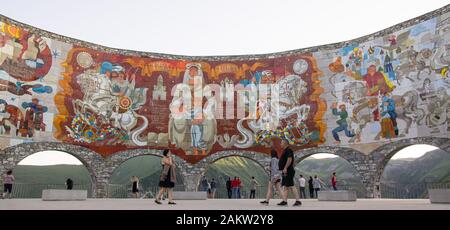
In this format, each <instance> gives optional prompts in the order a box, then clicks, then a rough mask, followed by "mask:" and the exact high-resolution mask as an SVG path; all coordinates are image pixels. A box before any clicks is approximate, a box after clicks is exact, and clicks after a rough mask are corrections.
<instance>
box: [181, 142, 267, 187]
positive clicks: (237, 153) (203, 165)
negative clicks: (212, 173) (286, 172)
mask: <svg viewBox="0 0 450 230" xmlns="http://www.w3.org/2000/svg"><path fill="white" fill-rule="evenodd" d="M233 156H234V157H244V158H247V159H250V160H252V161H254V162H256V163H257V164H258V165H260V166H261V167H262V168H263V169H264V171H265V172H266V174H267V175H268V174H269V173H268V171H267V167H268V166H269V164H270V156H269V155H267V154H264V153H261V152H255V151H246V150H229V151H220V152H216V153H214V154H212V155H209V156H207V157H205V158H203V159H202V160H201V161H199V162H198V163H196V164H195V165H194V166H193V167H192V168H189V170H190V171H189V172H186V176H187V177H188V178H189V181H188V183H189V184H188V187H189V188H188V187H186V188H187V189H188V190H189V191H196V190H197V187H198V184H199V183H200V179H201V177H202V176H203V175H204V174H205V173H206V171H207V169H208V167H209V166H210V165H211V164H213V163H214V162H216V161H218V160H220V159H223V158H226V157H233Z"/></svg>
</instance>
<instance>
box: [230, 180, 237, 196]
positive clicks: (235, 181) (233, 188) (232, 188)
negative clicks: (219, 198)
mask: <svg viewBox="0 0 450 230" xmlns="http://www.w3.org/2000/svg"><path fill="white" fill-rule="evenodd" d="M238 186H239V184H238V180H237V177H234V179H233V180H232V181H231V190H232V191H233V198H234V199H236V198H238Z"/></svg>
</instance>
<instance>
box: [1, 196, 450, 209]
mask: <svg viewBox="0 0 450 230" xmlns="http://www.w3.org/2000/svg"><path fill="white" fill-rule="evenodd" d="M259 201H260V200H249V199H240V200H228V199H216V200H178V201H176V202H177V204H176V205H172V206H169V205H168V204H167V201H165V202H164V204H163V205H157V204H155V203H154V202H153V200H152V199H88V200H86V201H42V200H40V199H11V200H8V199H5V200H0V210H41V209H45V210H169V209H177V210H255V209H261V210H279V209H280V210H379V209H391V210H409V209H413V210H450V204H431V203H430V201H429V200H428V199H411V200H397V199H358V200H357V201H356V202H331V201H317V200H315V199H314V200H302V202H303V205H302V206H300V207H292V203H293V200H290V201H289V206H288V207H279V206H277V205H276V203H278V202H279V201H280V200H272V201H271V204H270V205H269V206H265V205H261V204H259Z"/></svg>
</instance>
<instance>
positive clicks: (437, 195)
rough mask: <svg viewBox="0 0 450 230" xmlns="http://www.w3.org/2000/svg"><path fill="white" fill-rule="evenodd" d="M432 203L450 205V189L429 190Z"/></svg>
mask: <svg viewBox="0 0 450 230" xmlns="http://www.w3.org/2000/svg"><path fill="white" fill-rule="evenodd" d="M428 195H429V197H430V202H431V203H444V204H449V203H450V189H428Z"/></svg>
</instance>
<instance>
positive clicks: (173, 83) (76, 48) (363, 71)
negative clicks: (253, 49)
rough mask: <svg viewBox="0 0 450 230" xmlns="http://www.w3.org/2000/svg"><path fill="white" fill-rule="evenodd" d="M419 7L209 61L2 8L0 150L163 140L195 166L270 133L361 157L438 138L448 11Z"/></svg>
mask: <svg viewBox="0 0 450 230" xmlns="http://www.w3.org/2000/svg"><path fill="white" fill-rule="evenodd" d="M427 15H428V16H426V17H425V19H423V20H420V21H418V22H414V21H413V20H411V21H409V22H405V23H404V24H402V26H397V27H392V28H389V29H386V30H384V31H381V32H379V33H376V34H373V35H369V36H366V37H363V38H360V39H355V40H350V41H347V42H342V43H337V44H332V45H324V46H319V47H312V48H306V49H300V50H294V51H287V52H280V53H274V54H267V55H242V56H211V57H189V56H177V55H166V54H153V53H144V52H134V51H127V50H117V49H112V48H107V47H102V46H98V45H93V44H89V43H85V42H81V41H77V40H75V39H70V38H66V37H63V36H60V35H55V34H52V33H49V32H46V31H43V30H40V29H36V28H33V27H30V26H27V25H24V24H22V23H19V22H15V21H13V20H11V19H8V18H7V17H5V16H1V17H0V19H1V20H0V149H1V150H4V149H7V148H11V147H13V146H16V145H20V144H22V143H31V142H33V143H35V142H57V143H64V144H71V145H76V146H82V147H84V148H87V149H89V150H91V151H93V152H96V153H98V154H100V155H101V156H102V157H104V158H108V157H112V156H114V155H115V154H117V153H118V152H121V151H127V150H136V151H138V150H139V149H147V150H148V149H152V150H162V149H165V148H170V149H171V150H172V152H173V153H174V154H175V155H176V156H177V157H179V158H180V159H183V160H184V161H186V162H187V163H189V164H195V163H198V162H200V161H202V159H205V158H207V157H211V156H213V155H214V154H216V153H219V152H226V151H234V152H236V151H248V152H258V153H262V154H266V155H267V156H268V154H269V152H270V147H269V145H270V143H273V142H275V143H276V142H279V141H280V140H281V138H285V139H288V140H289V142H290V144H291V145H292V147H293V149H294V150H295V151H299V152H301V151H302V150H304V149H311V148H321V147H322V148H325V147H329V146H332V147H342V148H347V149H354V150H357V151H360V152H363V153H365V154H366V155H370V151H368V150H366V149H368V148H369V147H366V146H375V147H373V148H372V149H371V150H373V149H375V148H376V147H379V146H380V145H379V144H377V143H386V142H395V141H401V140H404V139H410V138H421V137H436V138H446V139H448V138H449V131H450V73H449V65H450V19H449V17H450V12H449V7H448V6H446V7H444V8H441V9H440V10H438V11H436V12H434V13H433V12H432V13H429V14H427ZM199 82H200V83H199ZM228 85H232V86H233V87H234V89H235V90H234V91H230V90H227V86H228ZM260 85H275V86H276V87H278V89H279V95H278V96H277V97H278V98H277V100H278V102H279V103H277V105H276V106H274V105H273V104H271V103H272V101H271V100H275V99H274V98H271V96H272V97H273V95H270V94H268V95H269V96H267V97H263V96H261V95H260V94H256V95H253V94H251V93H249V92H247V91H246V90H248V89H250V88H252V87H256V88H258V87H259V86H260ZM177 87H185V88H179V89H180V90H178V88H177ZM236 89H237V90H236ZM239 90H241V93H239ZM269 91H270V90H269ZM185 92H189V94H188V98H189V100H190V102H192V104H193V105H195V104H197V105H201V108H200V109H196V108H195V106H186V103H185V100H186V95H185V94H184V93H185ZM198 92H199V93H198ZM252 103H254V104H253V105H254V106H253V107H252V106H250V105H249V104H252ZM242 107H244V108H245V109H244V114H241V116H239V111H240V110H239V108H242ZM173 108H177V109H175V110H174V109H173ZM270 109H276V110H277V111H278V116H279V119H277V121H274V120H273V119H274V118H273V117H272V115H273V114H271V113H270V112H269V110H270ZM178 112H180V113H182V114H184V115H183V117H182V118H180V117H179V116H177V114H176V113H178ZM250 114H253V115H254V116H250ZM375 160H376V159H375ZM371 185H373V184H371Z"/></svg>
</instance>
